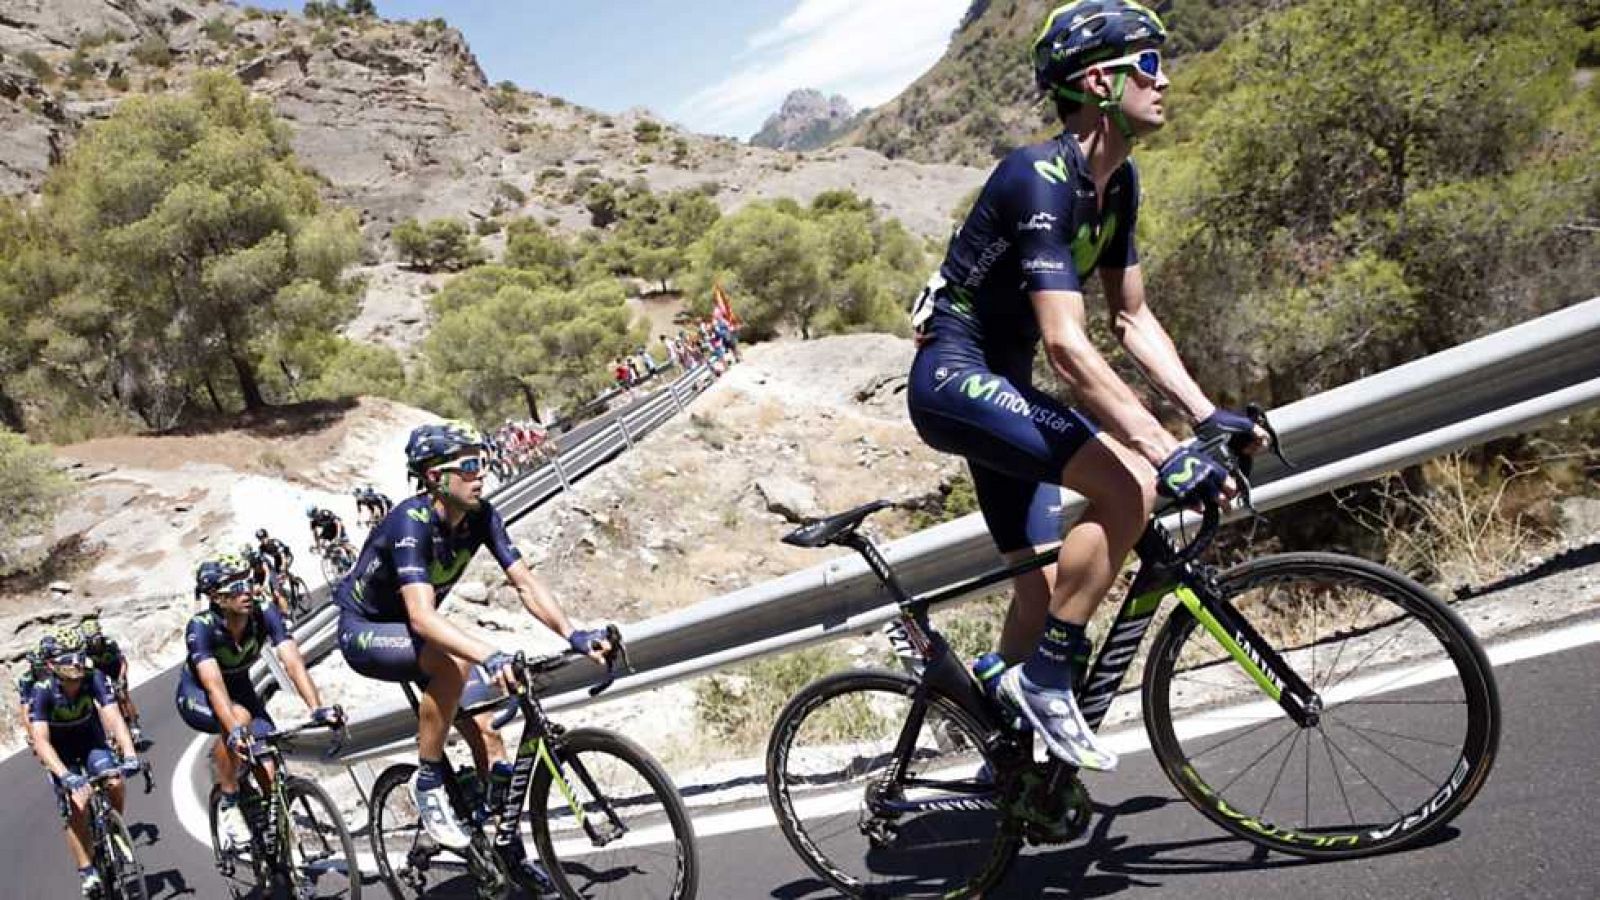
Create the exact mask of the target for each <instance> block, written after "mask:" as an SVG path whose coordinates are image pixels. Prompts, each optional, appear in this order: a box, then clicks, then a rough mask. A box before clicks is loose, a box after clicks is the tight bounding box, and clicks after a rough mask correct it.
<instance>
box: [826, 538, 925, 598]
mask: <svg viewBox="0 0 1600 900" xmlns="http://www.w3.org/2000/svg"><path fill="white" fill-rule="evenodd" d="M838 542H839V543H840V544H843V545H844V546H846V547H849V548H850V549H851V550H854V551H856V552H857V553H859V554H861V558H862V559H865V560H866V561H867V567H868V568H870V569H871V570H872V574H874V575H876V576H878V580H879V581H881V582H883V584H884V586H885V587H887V588H888V589H889V593H890V595H891V596H893V597H894V602H895V603H898V604H899V605H901V606H906V605H907V604H909V603H910V602H911V595H910V594H908V593H906V589H905V588H904V587H903V586H902V585H901V584H900V579H899V578H898V577H896V576H895V574H894V569H892V568H890V566H889V561H888V560H886V559H884V558H883V554H882V553H880V552H878V547H877V545H876V544H874V543H872V539H871V538H868V537H867V536H866V535H863V534H861V533H860V532H857V531H850V532H848V533H846V534H843V535H840V536H839V538H838Z"/></svg>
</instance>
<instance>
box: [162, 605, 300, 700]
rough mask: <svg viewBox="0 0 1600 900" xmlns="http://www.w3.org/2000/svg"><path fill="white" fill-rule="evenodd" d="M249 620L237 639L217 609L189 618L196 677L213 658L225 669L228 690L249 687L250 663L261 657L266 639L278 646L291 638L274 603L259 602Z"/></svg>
mask: <svg viewBox="0 0 1600 900" xmlns="http://www.w3.org/2000/svg"><path fill="white" fill-rule="evenodd" d="M247 621H248V624H247V625H246V626H245V630H244V635H243V636H242V637H240V638H239V640H237V641H236V640H234V639H233V635H232V634H231V633H230V632H229V631H228V624H227V619H226V618H225V617H224V616H223V615H222V613H219V612H217V611H216V610H213V609H208V610H206V611H205V612H203V613H200V614H199V615H196V616H195V617H194V618H192V619H190V620H189V628H188V630H187V631H186V632H185V634H184V640H185V641H186V642H187V644H188V649H189V660H188V663H189V670H190V672H191V673H193V674H194V675H195V676H196V680H197V681H198V677H199V666H200V664H201V663H203V662H205V661H206V660H208V659H214V660H216V661H217V667H218V668H220V669H222V680H223V681H224V682H226V683H227V685H228V691H229V693H232V692H233V690H234V688H235V687H236V686H237V687H246V686H248V685H249V683H250V679H249V675H250V666H252V665H253V664H254V663H255V661H256V660H257V659H260V658H261V651H262V650H263V649H265V648H266V642H268V641H271V642H272V646H274V647H276V646H278V645H279V644H281V643H283V642H284V641H286V640H288V639H289V630H288V629H287V628H285V627H284V625H283V616H282V615H281V614H280V613H279V612H278V608H277V607H275V606H272V605H271V604H268V605H266V606H264V607H263V606H256V607H255V608H254V609H252V610H251V613H250V618H249V619H248V620H247Z"/></svg>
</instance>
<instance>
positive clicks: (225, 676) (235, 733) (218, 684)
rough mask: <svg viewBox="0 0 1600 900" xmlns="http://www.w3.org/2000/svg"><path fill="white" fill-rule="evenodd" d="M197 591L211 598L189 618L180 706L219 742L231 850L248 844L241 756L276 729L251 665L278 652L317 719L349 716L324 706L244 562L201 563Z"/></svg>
mask: <svg viewBox="0 0 1600 900" xmlns="http://www.w3.org/2000/svg"><path fill="white" fill-rule="evenodd" d="M195 590H196V592H197V593H199V594H201V595H203V596H204V597H205V598H206V599H207V601H208V608H207V609H206V610H205V611H204V612H201V613H199V614H197V615H195V616H194V617H193V618H191V619H190V620H189V624H188V626H187V628H186V629H185V631H184V642H185V645H186V647H187V650H188V657H187V659H186V660H185V661H184V665H183V667H182V669H181V670H180V672H179V675H178V689H177V694H176V697H175V700H176V702H177V705H178V716H179V717H180V718H182V719H183V722H184V724H185V725H188V726H189V727H190V728H193V729H194V730H196V731H200V732H205V733H207V734H215V735H217V736H218V739H217V740H216V741H215V742H214V743H213V744H212V748H211V755H212V761H213V762H214V763H215V766H214V768H215V773H216V780H217V786H218V787H220V788H221V791H222V800H221V803H219V804H218V808H217V826H218V827H217V831H218V832H219V834H220V836H221V839H222V841H223V843H224V844H225V845H226V846H224V847H221V848H218V849H222V850H226V849H229V848H230V847H236V846H240V845H242V844H244V843H247V842H249V840H250V830H249V826H248V825H247V824H246V823H245V820H244V814H243V812H241V810H240V809H239V778H240V777H241V776H242V775H243V774H244V772H243V771H242V770H243V767H244V765H245V759H244V750H245V748H246V747H248V745H249V743H250V741H251V740H253V739H255V738H259V737H261V736H263V735H266V734H269V733H271V731H272V729H273V727H274V725H273V721H272V717H271V716H270V715H268V714H267V705H266V701H264V700H263V699H262V698H261V695H260V694H258V693H256V689H255V686H254V685H252V684H251V683H250V667H251V666H252V665H254V664H255V662H256V660H257V659H260V658H261V653H262V651H264V650H265V649H266V645H267V644H268V643H271V644H272V646H273V648H274V649H275V650H277V653H278V659H279V660H280V661H281V662H282V663H283V669H284V672H285V673H287V674H288V676H289V681H290V683H291V684H293V685H294V689H295V693H297V694H299V695H300V699H302V700H304V701H305V704H306V707H307V708H308V709H310V710H311V718H312V719H313V720H314V721H317V722H321V723H325V724H329V725H338V724H339V723H341V722H342V721H343V719H344V713H343V711H342V710H340V709H339V707H337V706H323V705H322V698H321V695H319V694H318V693H317V686H316V685H315V684H313V683H312V681H311V675H310V673H308V672H307V671H306V665H305V660H304V659H303V658H302V657H301V656H300V647H299V644H297V643H296V642H295V639H294V637H293V636H292V635H290V634H289V631H288V629H287V628H286V627H284V623H283V617H282V616H281V615H280V614H279V613H278V609H277V607H275V606H273V605H271V604H270V603H266V604H263V603H260V602H258V599H259V596H258V592H257V590H256V587H255V584H254V582H253V581H252V580H251V574H250V564H249V563H248V562H246V561H245V560H244V559H243V558H242V557H240V556H238V555H237V554H232V553H229V554H224V555H222V556H219V557H217V558H216V559H214V560H208V561H206V562H204V563H201V564H200V566H199V568H198V569H197V571H196V574H195ZM269 765H270V764H269ZM262 786H263V788H265V787H266V786H267V784H266V783H265V782H264V783H263V785H262Z"/></svg>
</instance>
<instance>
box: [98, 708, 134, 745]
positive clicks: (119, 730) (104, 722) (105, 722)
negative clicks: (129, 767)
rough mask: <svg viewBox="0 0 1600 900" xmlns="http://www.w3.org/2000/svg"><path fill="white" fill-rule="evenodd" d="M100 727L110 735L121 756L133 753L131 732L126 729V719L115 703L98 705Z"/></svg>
mask: <svg viewBox="0 0 1600 900" xmlns="http://www.w3.org/2000/svg"><path fill="white" fill-rule="evenodd" d="M100 727H102V728H104V729H105V731H106V734H109V735H111V740H112V742H113V743H115V744H116V745H117V750H118V751H119V752H120V753H121V754H122V756H123V758H125V759H127V758H131V757H133V756H134V755H135V753H134V749H133V733H132V732H130V731H129V730H128V720H127V719H124V718H123V717H122V710H121V709H119V708H118V707H117V705H116V704H115V703H107V704H106V705H105V706H102V707H100Z"/></svg>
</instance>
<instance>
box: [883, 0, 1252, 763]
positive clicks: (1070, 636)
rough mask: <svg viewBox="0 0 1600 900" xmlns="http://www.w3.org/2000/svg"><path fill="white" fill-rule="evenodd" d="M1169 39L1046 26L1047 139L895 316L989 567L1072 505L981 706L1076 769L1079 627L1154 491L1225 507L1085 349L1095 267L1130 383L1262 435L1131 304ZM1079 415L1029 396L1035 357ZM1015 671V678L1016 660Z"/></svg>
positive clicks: (1071, 24) (1223, 492) (922, 424)
mask: <svg viewBox="0 0 1600 900" xmlns="http://www.w3.org/2000/svg"><path fill="white" fill-rule="evenodd" d="M1166 36H1167V32H1166V27H1165V26H1164V25H1163V23H1162V21H1161V19H1160V17H1159V16H1157V14H1156V13H1155V12H1153V11H1152V10H1150V9H1148V8H1146V7H1145V6H1142V5H1140V4H1139V3H1135V2H1132V0H1078V2H1073V3H1067V4H1064V5H1061V6H1058V7H1057V8H1056V9H1055V10H1054V11H1053V12H1051V13H1050V14H1049V16H1048V17H1047V19H1046V21H1045V25H1044V28H1043V29H1042V30H1041V31H1040V33H1039V36H1038V38H1037V40H1036V41H1035V43H1034V45H1033V66H1034V77H1035V80H1036V82H1037V83H1038V86H1039V88H1040V90H1041V91H1043V92H1044V93H1045V94H1046V96H1048V97H1049V98H1050V99H1051V100H1052V101H1053V102H1054V104H1055V107H1056V112H1057V113H1058V115H1059V116H1060V119H1061V122H1062V124H1063V126H1064V128H1063V130H1062V132H1061V133H1060V134H1059V135H1057V136H1056V137H1054V138H1051V139H1050V140H1047V141H1044V142H1042V143H1039V144H1034V145H1031V146H1027V147H1023V148H1021V149H1018V150H1015V151H1013V152H1012V153H1010V154H1009V155H1007V156H1006V157H1005V158H1004V159H1003V160H1001V162H1000V163H999V165H998V166H996V168H995V170H994V172H993V173H992V174H991V175H990V176H989V180H988V182H987V183H986V184H985V185H984V187H983V190H982V192H981V193H980V195H979V197H978V200H977V202H976V203H975V204H974V206H973V208H972V211H971V212H970V213H969V214H968V215H967V218H966V221H965V222H964V223H963V224H962V226H961V228H960V230H958V231H957V232H956V234H955V236H954V237H952V238H951V240H950V245H949V249H948V250H947V252H946V255H945V259H944V262H943V264H942V265H941V267H940V269H939V271H938V273H937V274H935V276H934V277H933V278H932V279H931V280H930V282H929V284H928V286H927V288H925V289H924V290H923V292H922V294H921V296H919V297H918V299H917V303H916V306H915V308H914V309H913V313H912V324H913V327H914V329H915V331H916V335H917V344H918V348H919V349H918V351H917V356H916V359H915V361H914V362H913V363H912V370H911V378H910V389H909V391H908V401H907V402H908V404H909V407H910V412H911V421H912V423H913V424H914V425H915V426H916V429H917V432H918V434H919V435H920V436H921V437H922V439H923V440H924V441H926V442H927V443H928V444H929V445H930V446H932V447H934V448H935V449H938V450H942V451H944V452H947V453H954V454H958V455H961V456H964V457H966V459H967V462H968V465H969V468H970V470H971V472H972V480H973V485H974V487H975V488H976V492H977V495H978V505H979V508H980V510H981V511H982V513H983V516H984V521H985V524H986V525H987V526H988V528H989V531H990V533H991V535H992V536H993V538H994V541H995V543H996V545H997V547H998V549H999V550H1000V552H1001V554H1002V555H1003V556H1004V557H1005V558H1006V559H1007V560H1008V561H1015V560H1018V559H1022V558H1026V557H1028V556H1030V555H1032V554H1034V553H1036V552H1038V551H1039V550H1042V549H1043V548H1044V547H1045V546H1047V545H1050V544H1053V543H1054V542H1056V541H1057V540H1062V528H1063V525H1064V523H1063V522H1062V521H1061V515H1060V510H1061V506H1062V500H1061V497H1060V489H1059V487H1058V486H1061V487H1066V488H1069V489H1071V490H1073V491H1076V492H1077V493H1079V494H1081V495H1082V496H1083V497H1084V498H1085V499H1087V500H1088V508H1087V509H1086V510H1085V511H1084V513H1083V515H1082V516H1081V517H1080V518H1079V519H1078V520H1077V521H1076V522H1075V523H1073V524H1072V526H1071V527H1070V528H1069V529H1067V530H1066V535H1065V540H1064V542H1063V543H1062V544H1061V549H1060V553H1059V556H1058V558H1057V562H1056V565H1054V566H1051V567H1047V568H1045V569H1042V570H1039V571H1036V572H1030V573H1028V574H1026V575H1021V576H1018V577H1017V578H1016V579H1015V583H1014V587H1015V596H1014V598H1013V600H1012V604H1011V607H1010V610H1009V612H1008V613H1007V616H1006V621H1005V625H1004V628H1003V629H1002V632H1001V637H1000V647H999V651H1000V653H1001V655H1002V656H1003V657H1004V658H1005V660H1006V661H1007V663H1008V664H1012V665H1011V666H1010V668H1008V669H1007V670H1006V671H1005V672H1004V674H1002V675H1001V676H1000V677H999V683H998V689H997V690H998V692H999V694H1000V695H1001V697H1003V698H1004V699H1005V700H1006V701H1007V702H1008V703H1009V704H1011V705H1013V706H1015V707H1017V708H1018V710H1019V711H1020V712H1021V713H1022V715H1023V716H1024V718H1025V720H1026V721H1027V722H1028V723H1029V724H1031V726H1032V727H1033V728H1034V729H1035V730H1036V731H1038V733H1039V734H1040V735H1041V736H1042V737H1043V738H1044V741H1045V745H1046V747H1047V748H1048V750H1049V751H1050V753H1051V754H1052V755H1054V756H1056V757H1057V758H1059V759H1061V760H1064V761H1066V762H1069V763H1072V764H1075V765H1078V766H1081V767H1083V768H1089V769H1102V770H1106V769H1111V768H1114V767H1115V766H1116V762H1117V760H1116V757H1115V756H1114V755H1113V754H1111V753H1110V752H1108V751H1107V750H1105V749H1104V748H1103V747H1101V746H1100V745H1099V744H1098V743H1096V741H1095V738H1094V735H1093V733H1092V732H1090V730H1089V729H1088V728H1087V727H1086V725H1085V723H1084V721H1083V717H1082V715H1081V714H1080V713H1079V711H1078V707H1077V703H1076V701H1075V699H1074V697H1073V693H1072V689H1073V683H1074V678H1075V677H1076V675H1077V674H1078V673H1077V669H1078V667H1079V666H1080V665H1081V661H1082V660H1084V659H1086V658H1087V657H1088V654H1089V650H1090V642H1089V639H1088V637H1087V635H1086V634H1085V625H1086V624H1087V623H1088V621H1089V618H1090V616H1091V615H1092V614H1093V613H1094V610H1095V608H1096V607H1097V606H1098V605H1099V603H1100V601H1101V600H1102V599H1103V598H1104V597H1105V594H1106V592H1107V591H1108V590H1109V589H1110V587H1111V584H1112V581H1113V579H1115V578H1116V576H1117V573H1118V571H1119V569H1120V568H1121V566H1122V562H1123V560H1124V559H1125V558H1126V557H1127V555H1128V553H1129V552H1130V551H1131V550H1132V549H1133V546H1134V544H1135V542H1136V541H1137V540H1138V537H1139V535H1140V534H1141V533H1142V532H1143V530H1144V527H1145V523H1146V521H1147V520H1148V517H1149V515H1150V513H1151V511H1152V509H1153V508H1154V505H1155V502H1156V495H1157V493H1158V492H1159V493H1160V494H1162V495H1165V496H1168V497H1173V498H1176V499H1178V500H1185V501H1192V500H1195V499H1197V498H1200V497H1209V498H1224V499H1225V498H1227V497H1231V495H1232V490H1233V486H1232V484H1231V482H1230V480H1229V479H1228V476H1227V473H1226V471H1225V470H1223V469H1222V468H1221V467H1220V466H1218V465H1216V464H1215V463H1213V462H1211V461H1210V460H1209V459H1207V458H1206V457H1204V456H1203V455H1200V454H1198V453H1196V452H1194V451H1193V450H1192V449H1191V448H1190V447H1189V446H1188V445H1185V444H1180V443H1179V441H1178V439H1177V438H1175V437H1173V436H1172V435H1171V434H1169V433H1168V432H1167V430H1166V428H1164V427H1163V426H1162V424H1161V423H1160V422H1159V421H1158V420H1157V419H1156V417H1155V416H1154V415H1152V414H1151V413H1150V412H1149V411H1148V410H1146V408H1145V407H1144V405H1143V403H1142V402H1141V401H1140V399H1139V397H1138V395H1137V394H1135V393H1134V391H1133V390H1132V389H1131V388H1130V387H1129V386H1128V385H1127V384H1126V383H1124V382H1123V381H1122V379H1121V378H1119V377H1118V376H1117V374H1116V373H1115V371H1114V370H1113V369H1112V368H1111V366H1110V365H1108V364H1107V363H1106V361H1105V359H1104V358H1103V357H1102V356H1101V355H1100V353H1099V351H1098V350H1096V349H1095V347H1094V345H1093V344H1092V343H1091V342H1090V340H1089V335H1088V328H1087V323H1086V322H1085V313H1084V301H1083V280H1084V279H1085V278H1087V277H1088V275H1089V273H1090V272H1093V271H1094V270H1095V269H1096V268H1098V269H1099V270H1100V282H1101V285H1102V286H1103V288H1104V291H1105V296H1106V302H1107V305H1108V307H1109V311H1110V314H1111V326H1112V331H1113V332H1114V333H1115V334H1116V336H1117V339H1118V340H1119V342H1120V343H1121V344H1122V347H1123V349H1124V350H1126V351H1127V353H1128V354H1129V356H1131V357H1132V359H1133V360H1134V361H1135V362H1136V363H1138V365H1139V367H1140V369H1141V370H1142V371H1143V372H1144V374H1145V376H1146V377H1147V379H1148V380H1149V381H1150V382H1151V383H1152V384H1153V385H1154V386H1155V387H1156V389H1157V390H1159V391H1160V393H1161V394H1162V395H1163V396H1165V397H1166V398H1167V399H1168V400H1169V401H1170V402H1171V403H1172V404H1173V405H1174V406H1175V407H1176V408H1177V409H1178V410H1179V411H1181V412H1182V413H1183V415H1184V416H1185V417H1187V419H1188V420H1189V421H1190V422H1191V423H1192V424H1193V427H1194V430H1195V432H1196V433H1197V434H1198V435H1200V436H1202V437H1210V436H1213V435H1216V434H1219V433H1227V434H1235V433H1250V434H1253V435H1254V436H1255V438H1256V440H1257V444H1256V445H1255V446H1253V447H1252V448H1251V450H1252V452H1253V451H1255V450H1258V449H1260V446H1262V442H1264V440H1265V437H1266V436H1265V434H1264V433H1263V432H1261V431H1260V430H1259V429H1257V428H1256V427H1255V426H1254V424H1253V423H1252V422H1251V421H1250V420H1249V419H1248V418H1247V417H1245V416H1243V415H1240V414H1238V413H1235V412H1231V411H1229V410H1226V409H1222V408H1220V407H1218V406H1217V405H1216V404H1214V403H1213V402H1211V400H1209V399H1208V398H1207V397H1206V395H1205V393H1204V392H1203V391H1202V390H1201V389H1200V387H1199V386H1198V385H1197V384H1196V383H1195V381H1194V379H1193V378H1192V377H1191V376H1190V375H1189V372H1188V371H1187V370H1186V369H1185V368H1184V364H1183V361H1182V360H1181V359H1179V357H1178V352H1177V349H1176V348H1175V347H1174V346H1173V343H1172V340H1171V339H1170V338H1169V337H1168V336H1167V332H1166V330H1165V329H1164V328H1163V327H1162V325H1161V323H1160V322H1158V321H1157V320H1156V317H1155V314H1154V312H1153V311H1152V310H1151V308H1150V306H1149V305H1148V304H1147V303H1146V301H1145V292H1144V279H1143V276H1142V274H1141V272H1140V268H1139V257H1138V253H1137V251H1136V250H1135V247H1134V239H1133V235H1134V226H1135V222H1136V219H1137V216H1138V210H1139V177H1138V170H1137V169H1136V168H1135V167H1134V165H1133V161H1132V160H1131V159H1130V153H1131V151H1132V148H1133V143H1134V141H1135V140H1136V139H1137V138H1138V137H1140V136H1141V135H1145V134H1149V133H1151V132H1153V131H1155V130H1156V129H1158V128H1160V127H1161V126H1162V125H1163V124H1164V123H1165V115H1166V114H1165V110H1164V109H1163V108H1162V98H1163V95H1164V93H1165V91H1166V88H1167V84H1168V81H1167V77H1166V73H1165V72H1164V71H1163V70H1162V67H1161V54H1160V51H1159V50H1158V49H1157V48H1159V47H1160V46H1161V44H1162V43H1163V42H1164V41H1165V39H1166ZM1041 341H1042V343H1043V344H1044V349H1045V354H1046V358H1047V360H1048V362H1049V364H1050V368H1051V369H1052V370H1053V371H1054V372H1055V373H1056V375H1057V376H1058V377H1059V378H1060V379H1061V380H1062V381H1063V382H1065V384H1066V386H1067V387H1068V388H1069V389H1070V390H1071V392H1072V394H1073V396H1074V397H1075V398H1076V399H1077V401H1078V403H1079V404H1081V406H1082V411H1081V412H1080V411H1079V410H1078V409H1074V408H1072V407H1070V406H1067V405H1065V404H1063V403H1061V402H1059V401H1057V400H1056V399H1055V398H1053V397H1051V396H1050V395H1049V394H1047V393H1045V392H1043V391H1041V390H1039V389H1037V388H1035V387H1033V386H1032V384H1031V377H1030V373H1031V371H1032V368H1033V359H1034V355H1035V351H1036V348H1037V346H1038V344H1039V343H1041ZM1019 662H1020V663H1021V665H1015V664H1016V663H1019Z"/></svg>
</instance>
